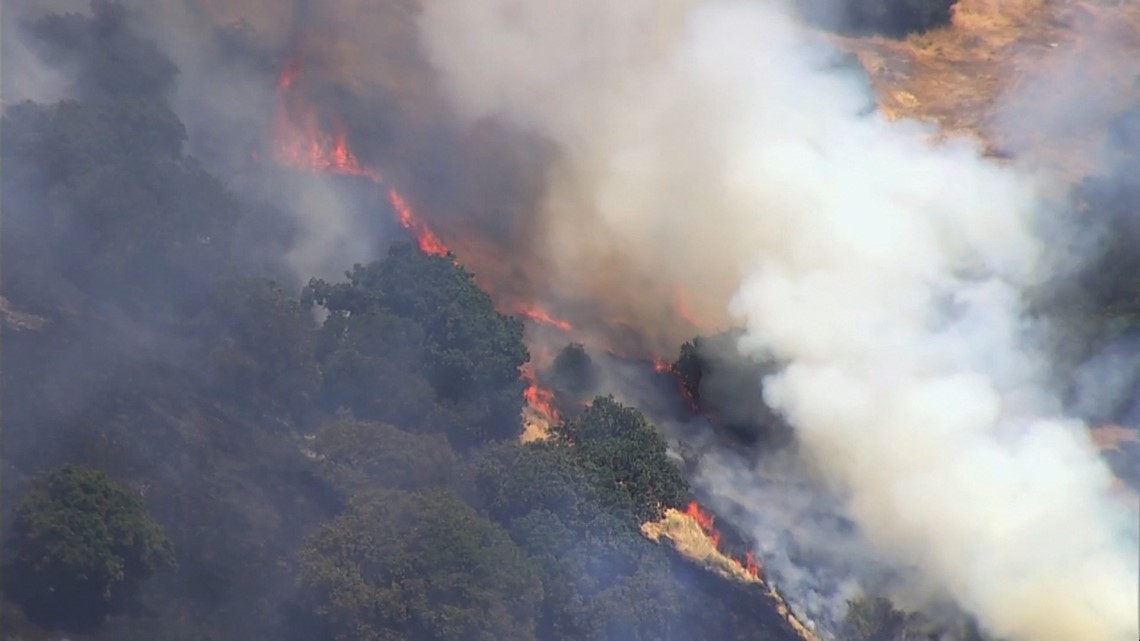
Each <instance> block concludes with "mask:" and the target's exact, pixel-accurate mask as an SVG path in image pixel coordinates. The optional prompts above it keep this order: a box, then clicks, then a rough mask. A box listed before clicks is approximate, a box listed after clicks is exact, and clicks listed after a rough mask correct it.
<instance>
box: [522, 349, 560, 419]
mask: <svg viewBox="0 0 1140 641" xmlns="http://www.w3.org/2000/svg"><path fill="white" fill-rule="evenodd" d="M519 371H520V372H521V373H522V377H523V380H525V381H526V383H527V387H526V390H525V391H524V392H523V396H524V397H525V398H526V401H527V403H529V404H530V406H531V407H532V408H533V409H534V410H535V411H537V412H538V413H540V414H542V415H543V416H542V418H544V419H545V420H546V421H547V422H548V423H557V422H558V421H559V420H561V417H560V416H559V414H558V408H556V407H555V406H554V392H553V391H551V390H550V389H549V388H547V387H543V386H542V385H541V384H540V383H539V382H538V376H537V375H536V374H535V370H534V364H533V363H527V364H526V365H523V366H522V368H521V369H520V370H519Z"/></svg>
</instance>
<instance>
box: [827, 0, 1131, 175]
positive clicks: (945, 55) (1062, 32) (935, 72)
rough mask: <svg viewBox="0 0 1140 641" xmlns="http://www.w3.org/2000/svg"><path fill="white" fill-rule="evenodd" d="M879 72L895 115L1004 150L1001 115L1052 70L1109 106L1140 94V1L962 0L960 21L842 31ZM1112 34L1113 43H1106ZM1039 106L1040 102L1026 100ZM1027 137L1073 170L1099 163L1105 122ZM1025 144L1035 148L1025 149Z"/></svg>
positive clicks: (1048, 159)
mask: <svg viewBox="0 0 1140 641" xmlns="http://www.w3.org/2000/svg"><path fill="white" fill-rule="evenodd" d="M835 40H836V41H837V42H838V44H839V46H840V47H841V48H843V49H845V50H847V51H850V52H852V53H853V54H855V55H856V56H857V57H858V58H859V60H860V62H861V63H862V64H863V66H864V67H865V68H866V69H867V71H868V72H869V74H870V76H871V79H872V83H873V84H874V87H875V90H876V92H877V94H878V96H879V105H880V107H881V108H882V110H883V111H884V112H885V113H886V114H887V115H888V116H889V117H892V118H917V119H921V120H928V121H933V122H936V123H938V124H939V125H940V127H941V128H942V130H943V131H945V132H952V133H956V134H967V135H973V136H975V137H977V138H978V139H980V140H982V141H983V143H984V144H985V146H986V148H987V150H988V151H989V152H990V153H992V154H995V155H1002V154H1003V153H1004V151H1005V150H1006V147H1007V145H1008V144H1009V142H1010V141H1009V140H1008V137H1007V134H1006V132H1003V127H1001V126H1000V125H999V122H998V121H999V119H1000V118H1001V117H1002V115H1003V110H1004V111H1006V112H1007V113H1006V114H1005V115H1006V116H1007V117H1014V116H1011V115H1010V113H1011V107H1012V105H1013V104H1014V103H1015V102H1016V100H1017V96H1018V95H1019V94H1022V93H1024V92H1025V91H1026V90H1027V89H1028V88H1029V87H1032V86H1036V85H1039V84H1040V83H1042V82H1044V81H1045V79H1047V78H1054V79H1059V81H1060V82H1065V81H1066V77H1067V76H1068V77H1069V78H1070V80H1071V81H1072V82H1071V84H1072V85H1073V86H1075V85H1076V84H1077V83H1078V82H1079V85H1080V87H1081V89H1082V91H1084V92H1086V95H1084V96H1082V98H1081V101H1082V103H1083V104H1086V105H1087V104H1095V105H1097V108H1098V109H1100V110H1103V111H1107V112H1111V111H1114V110H1122V109H1125V108H1127V107H1130V106H1132V105H1135V104H1137V103H1138V102H1140V83H1137V79H1138V78H1140V3H1137V2H1125V1H1121V0H960V2H959V3H958V5H957V6H956V9H955V13H954V17H953V23H952V25H951V26H948V27H946V28H943V29H938V30H935V31H932V32H929V33H926V34H921V35H914V36H911V37H909V38H906V39H904V40H888V39H885V38H835ZM1106 43H1111V44H1110V45H1106ZM1020 106H1021V107H1022V108H1025V107H1028V108H1029V109H1030V110H1032V108H1033V107H1034V106H1035V105H1033V104H1028V105H1020ZM1097 124H1098V125H1099V126H1098V127H1096V128H1093V129H1091V130H1090V128H1087V127H1086V128H1079V129H1076V130H1074V131H1071V132H1065V131H1061V132H1058V131H1055V130H1050V131H1049V132H1048V133H1049V136H1048V138H1039V139H1031V140H1029V141H1024V140H1023V141H1021V146H1022V147H1023V148H1024V147H1025V146H1026V145H1028V150H1031V151H1033V152H1034V155H1035V156H1037V157H1039V158H1041V159H1042V163H1043V164H1044V165H1045V166H1046V167H1047V168H1050V169H1053V170H1056V171H1057V172H1058V173H1059V174H1060V175H1061V176H1062V177H1063V178H1065V179H1069V180H1076V179H1079V178H1080V177H1082V176H1084V175H1086V174H1087V173H1088V171H1090V165H1091V163H1092V162H1093V160H1094V158H1093V157H1094V156H1095V153H1096V150H1097V149H1098V148H1099V143H1100V140H1099V138H1100V137H1102V136H1103V133H1104V126H1103V125H1104V124H1105V123H1103V122H1101V123H1097ZM1023 150H1025V149H1023Z"/></svg>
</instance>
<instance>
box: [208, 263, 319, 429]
mask: <svg viewBox="0 0 1140 641" xmlns="http://www.w3.org/2000/svg"><path fill="white" fill-rule="evenodd" d="M210 315H211V319H210V320H211V324H212V326H213V328H214V331H216V332H217V333H218V335H219V338H218V340H217V341H216V342H217V345H216V346H215V347H214V348H213V349H212V350H211V351H210V354H209V361H210V364H211V366H212V368H213V370H214V373H215V375H216V376H217V379H218V380H217V383H218V385H219V387H220V388H221V390H222V391H223V393H224V394H225V395H226V396H228V397H229V398H231V399H239V400H241V401H242V402H243V403H245V404H247V405H250V406H265V405H269V406H282V407H285V408H287V409H293V410H295V411H300V410H301V409H303V408H305V407H307V406H308V405H309V404H310V403H311V402H312V401H314V400H315V396H316V394H317V392H318V391H319V390H320V384H321V371H320V367H319V366H318V364H317V359H316V327H315V325H314V323H313V321H312V319H311V317H310V315H309V314H308V312H307V311H306V310H305V309H304V308H302V307H301V303H300V302H299V301H297V300H296V299H292V298H289V297H288V296H286V295H285V293H284V292H283V291H282V290H281V288H280V287H278V286H277V284H276V283H274V282H273V281H270V280H266V279H256V278H248V279H237V280H231V281H228V282H226V283H223V284H221V285H220V286H219V287H217V288H216V289H215V291H214V293H213V296H212V305H211V307H210Z"/></svg>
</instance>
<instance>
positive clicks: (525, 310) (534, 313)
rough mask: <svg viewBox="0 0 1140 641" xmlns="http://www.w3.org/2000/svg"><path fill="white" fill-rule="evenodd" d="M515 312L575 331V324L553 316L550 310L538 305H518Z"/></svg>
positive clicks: (537, 320)
mask: <svg viewBox="0 0 1140 641" xmlns="http://www.w3.org/2000/svg"><path fill="white" fill-rule="evenodd" d="M514 313H515V314H518V315H519V316H523V317H525V318H529V319H531V320H532V321H535V322H537V323H542V324H543V325H550V326H551V327H557V328H558V329H560V330H562V331H564V332H567V333H569V332H572V331H574V326H573V325H571V324H570V322H569V321H565V320H562V319H560V318H555V317H553V316H551V315H550V313H549V312H547V311H546V310H544V309H542V308H541V307H538V306H534V305H532V306H529V307H518V308H516V309H515V310H514Z"/></svg>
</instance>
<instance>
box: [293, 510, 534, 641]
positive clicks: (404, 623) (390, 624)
mask: <svg viewBox="0 0 1140 641" xmlns="http://www.w3.org/2000/svg"><path fill="white" fill-rule="evenodd" d="M300 560H301V581H302V585H303V587H304V589H305V591H306V597H307V599H308V600H309V602H310V603H311V604H312V608H313V612H314V614H315V615H316V616H317V617H318V618H319V619H321V620H322V621H324V623H325V624H326V625H327V626H328V629H329V630H330V631H331V632H332V636H333V638H335V639H338V640H344V641H348V640H351V641H379V640H383V641H404V640H412V639H415V640H440V641H513V640H529V639H533V638H534V620H535V617H536V615H537V604H538V603H539V602H541V601H542V584H541V582H540V578H539V574H538V569H537V567H536V566H535V565H534V563H533V562H532V561H530V560H529V559H527V557H526V556H525V555H524V554H523V553H522V551H521V550H519V549H518V548H517V547H516V546H515V544H514V543H512V542H511V539H510V538H509V537H508V536H507V534H506V532H504V531H503V530H502V529H501V528H499V527H498V526H497V525H495V524H494V523H492V522H490V521H488V520H487V519H485V518H483V517H481V516H479V515H478V514H477V513H476V512H475V511H473V510H472V509H471V508H470V507H468V506H467V505H465V504H464V503H462V502H461V501H460V500H459V499H457V498H456V497H454V496H453V495H450V494H447V493H437V492H433V493H428V494H413V493H406V492H399V491H376V492H369V493H366V494H362V495H359V496H357V497H356V498H355V499H353V500H352V501H351V502H350V504H349V506H348V509H347V510H346V512H345V513H344V514H343V515H341V516H340V517H338V518H337V519H335V520H334V521H333V522H332V523H331V524H329V525H328V526H326V527H324V528H323V529H322V530H321V531H320V532H319V533H317V534H316V535H314V536H313V537H312V538H311V539H310V540H309V542H308V543H307V544H306V546H305V548H304V550H303V551H302V553H301V559H300Z"/></svg>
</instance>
